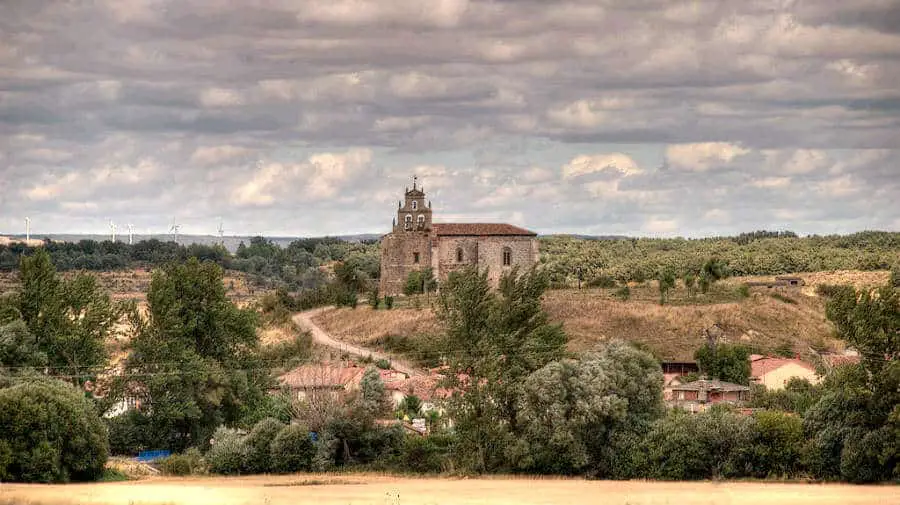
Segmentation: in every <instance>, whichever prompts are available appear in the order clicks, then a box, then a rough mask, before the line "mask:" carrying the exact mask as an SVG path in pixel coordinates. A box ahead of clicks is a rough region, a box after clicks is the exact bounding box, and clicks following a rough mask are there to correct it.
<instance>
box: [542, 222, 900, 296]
mask: <svg viewBox="0 0 900 505" xmlns="http://www.w3.org/2000/svg"><path fill="white" fill-rule="evenodd" d="M541 256H542V259H541V261H542V263H543V265H544V267H545V268H546V269H547V271H548V272H549V274H550V279H551V282H552V283H553V285H559V286H565V285H568V286H571V285H575V284H576V283H577V281H578V279H579V276H580V278H581V279H582V280H585V281H588V282H590V281H592V280H593V279H596V278H599V277H601V276H605V277H609V278H612V279H615V280H616V281H619V282H628V281H634V282H643V281H645V280H650V279H655V278H657V277H658V276H659V275H660V273H663V272H671V273H672V275H674V276H684V275H687V274H693V275H696V276H699V274H700V273H701V272H702V271H703V267H704V263H705V262H707V261H708V259H709V258H717V259H718V260H719V261H721V262H722V263H723V264H724V265H727V267H728V271H729V273H730V274H731V275H736V276H742V275H778V274H785V273H794V272H818V271H831V270H884V269H888V268H890V266H891V265H894V264H897V263H898V262H900V233H891V232H861V233H855V234H852V235H843V236H838V235H835V236H825V237H820V236H808V237H797V236H796V235H795V234H793V233H785V232H754V233H751V234H742V235H739V236H737V237H717V238H704V239H683V238H672V239H649V238H641V239H610V240H606V239H603V240H585V239H581V238H575V237H568V236H555V237H545V238H542V239H541Z"/></svg>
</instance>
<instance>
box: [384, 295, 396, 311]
mask: <svg viewBox="0 0 900 505" xmlns="http://www.w3.org/2000/svg"><path fill="white" fill-rule="evenodd" d="M384 308H386V309H388V310H391V309H393V308H394V297H393V296H385V297H384Z"/></svg>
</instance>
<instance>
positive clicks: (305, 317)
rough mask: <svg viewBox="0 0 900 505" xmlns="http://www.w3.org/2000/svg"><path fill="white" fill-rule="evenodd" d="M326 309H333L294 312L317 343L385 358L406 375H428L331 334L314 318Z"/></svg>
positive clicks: (350, 352)
mask: <svg viewBox="0 0 900 505" xmlns="http://www.w3.org/2000/svg"><path fill="white" fill-rule="evenodd" d="M326 310H331V307H322V308H318V309H313V310H307V311H306V312H299V313H297V314H294V317H293V319H294V322H295V323H297V325H298V326H300V328H303V329H304V330H307V331H309V334H310V335H311V336H312V339H313V341H314V342H315V343H317V344H320V345H324V346H326V347H331V348H332V349H335V350H338V351H340V352H341V353H342V354H343V353H347V354H352V355H354V356H358V357H360V358H366V357H369V356H371V357H372V359H374V360H380V359H384V360H387V361H390V362H391V368H393V369H394V370H397V371H398V372H402V373H405V374H406V375H409V376H410V377H412V376H424V375H426V373H425V371H424V370H422V369H420V368H418V367H415V366H413V365H411V364H409V363H407V362H405V361H402V360H398V359H397V358H395V357H393V356H391V355H390V354H386V353H383V352H379V351H373V350H371V349H367V348H365V347H361V346H358V345H354V344H350V343H347V342H343V341H341V340H338V339H336V338H334V337H332V336H331V335H329V334H328V333H327V332H326V331H325V330H323V329H322V328H320V327H319V325H317V324H316V323H315V322H314V321H313V318H314V317H316V316H317V315H319V314H321V313H322V312H325V311H326Z"/></svg>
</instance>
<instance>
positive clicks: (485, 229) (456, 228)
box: [431, 223, 537, 237]
mask: <svg viewBox="0 0 900 505" xmlns="http://www.w3.org/2000/svg"><path fill="white" fill-rule="evenodd" d="M431 229H432V230H434V233H435V234H436V235H438V236H444V237H448V236H484V235H503V236H510V235H514V236H525V237H534V236H537V233H535V232H533V231H529V230H526V229H525V228H519V227H518V226H513V225H511V224H505V223H434V224H432V225H431Z"/></svg>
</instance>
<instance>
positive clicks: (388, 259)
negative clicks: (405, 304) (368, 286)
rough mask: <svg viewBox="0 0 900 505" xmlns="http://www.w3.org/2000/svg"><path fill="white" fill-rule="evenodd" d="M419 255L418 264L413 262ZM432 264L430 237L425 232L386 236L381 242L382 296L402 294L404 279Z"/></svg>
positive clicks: (380, 288)
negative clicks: (417, 254) (416, 255)
mask: <svg viewBox="0 0 900 505" xmlns="http://www.w3.org/2000/svg"><path fill="white" fill-rule="evenodd" d="M415 253H419V263H418V264H416V263H415V262H414V261H413V260H414V257H415ZM431 264H432V260H431V237H430V236H429V235H428V234H427V233H426V232H397V233H390V234H388V235H386V236H385V237H384V238H383V239H382V241H381V281H380V284H379V290H380V292H381V295H382V296H397V295H400V294H403V287H404V286H405V285H406V278H407V277H408V276H409V273H410V272H412V271H414V270H422V269H424V268H426V267H428V266H430V265H431Z"/></svg>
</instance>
